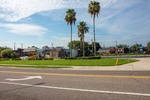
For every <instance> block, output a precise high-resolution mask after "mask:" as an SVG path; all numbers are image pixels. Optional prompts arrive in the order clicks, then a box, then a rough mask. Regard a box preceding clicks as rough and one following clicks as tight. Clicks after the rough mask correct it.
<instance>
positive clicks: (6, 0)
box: [0, 0, 87, 22]
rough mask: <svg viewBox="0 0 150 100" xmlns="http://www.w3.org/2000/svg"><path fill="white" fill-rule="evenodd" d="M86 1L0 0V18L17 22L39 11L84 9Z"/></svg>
mask: <svg viewBox="0 0 150 100" xmlns="http://www.w3.org/2000/svg"><path fill="white" fill-rule="evenodd" d="M84 3H87V1H86V0H82V1H81V0H21V1H20V0H0V9H1V14H0V18H3V19H5V20H6V21H12V22H13V21H18V20H20V19H22V18H26V17H28V16H30V15H32V14H35V13H37V12H41V11H49V10H54V9H62V8H81V7H86V6H87V5H84Z"/></svg>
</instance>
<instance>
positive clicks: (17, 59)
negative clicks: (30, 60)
mask: <svg viewBox="0 0 150 100" xmlns="http://www.w3.org/2000/svg"><path fill="white" fill-rule="evenodd" d="M13 60H21V59H20V58H15V59H13Z"/></svg>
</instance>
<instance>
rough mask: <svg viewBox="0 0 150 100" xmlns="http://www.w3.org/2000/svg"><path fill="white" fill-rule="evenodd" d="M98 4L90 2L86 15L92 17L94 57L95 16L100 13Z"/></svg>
mask: <svg viewBox="0 0 150 100" xmlns="http://www.w3.org/2000/svg"><path fill="white" fill-rule="evenodd" d="M100 9H101V7H100V3H99V2H96V1H93V2H92V1H91V2H90V3H89V7H88V13H90V14H91V17H92V15H93V33H94V55H95V56H96V45H95V15H97V17H98V14H99V13H100Z"/></svg>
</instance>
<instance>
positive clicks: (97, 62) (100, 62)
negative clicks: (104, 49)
mask: <svg viewBox="0 0 150 100" xmlns="http://www.w3.org/2000/svg"><path fill="white" fill-rule="evenodd" d="M116 60H117V59H112V58H102V59H92V60H90V59H89V60H87V59H84V60H83V59H82V60H81V59H80V60H79V59H76V60H65V59H58V60H21V61H17V60H16V61H13V60H7V61H0V65H1V64H16V65H42V66H43V65H61V66H62V65H67V66H115V65H116ZM135 61H139V60H135V59H119V61H118V65H122V64H126V63H128V62H129V63H131V62H135Z"/></svg>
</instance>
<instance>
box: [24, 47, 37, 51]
mask: <svg viewBox="0 0 150 100" xmlns="http://www.w3.org/2000/svg"><path fill="white" fill-rule="evenodd" d="M35 51H36V48H27V49H24V50H23V52H35Z"/></svg>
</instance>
